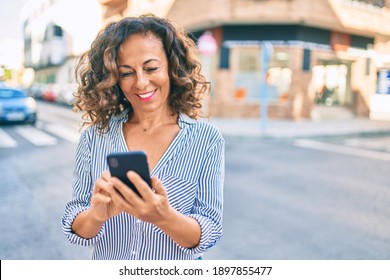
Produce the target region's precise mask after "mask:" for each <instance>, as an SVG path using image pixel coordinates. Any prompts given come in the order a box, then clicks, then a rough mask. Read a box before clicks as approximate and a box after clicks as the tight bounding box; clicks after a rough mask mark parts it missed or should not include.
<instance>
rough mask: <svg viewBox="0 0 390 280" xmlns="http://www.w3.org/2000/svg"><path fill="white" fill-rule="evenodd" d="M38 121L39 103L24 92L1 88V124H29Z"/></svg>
mask: <svg viewBox="0 0 390 280" xmlns="http://www.w3.org/2000/svg"><path fill="white" fill-rule="evenodd" d="M36 120H37V103H36V101H35V99H34V98H32V97H31V96H28V94H27V93H25V92H24V91H22V90H18V89H14V88H5V87H3V88H0V122H28V123H31V124H35V122H36Z"/></svg>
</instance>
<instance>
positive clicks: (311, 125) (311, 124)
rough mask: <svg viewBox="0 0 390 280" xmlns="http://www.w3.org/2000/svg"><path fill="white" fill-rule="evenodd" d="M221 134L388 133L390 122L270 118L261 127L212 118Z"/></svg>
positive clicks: (244, 121) (250, 122) (254, 121)
mask: <svg viewBox="0 0 390 280" xmlns="http://www.w3.org/2000/svg"><path fill="white" fill-rule="evenodd" d="M210 122H211V123H213V124H214V125H215V126H217V127H218V128H219V129H220V131H221V132H222V134H223V135H226V136H227V135H231V136H253V137H271V138H299V137H314V136H336V135H348V134H361V133H385V132H388V133H390V121H373V120H370V119H368V118H351V119H335V120H322V121H313V120H302V121H293V120H273V119H269V120H267V122H266V125H265V129H263V128H262V124H261V121H260V119H236V118H234V119H232V118H211V119H210Z"/></svg>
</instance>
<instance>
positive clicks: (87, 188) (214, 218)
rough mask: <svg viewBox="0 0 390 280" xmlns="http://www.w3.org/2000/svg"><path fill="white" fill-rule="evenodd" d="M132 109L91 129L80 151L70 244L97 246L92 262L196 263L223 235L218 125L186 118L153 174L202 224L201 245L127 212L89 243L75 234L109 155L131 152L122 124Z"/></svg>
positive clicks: (66, 224)
mask: <svg viewBox="0 0 390 280" xmlns="http://www.w3.org/2000/svg"><path fill="white" fill-rule="evenodd" d="M126 120H127V111H125V112H123V113H122V114H120V115H119V116H116V117H113V118H112V119H111V120H110V131H109V132H108V133H107V134H103V135H102V134H97V133H96V129H95V128H94V127H90V128H88V129H87V130H85V131H84V132H83V133H82V135H81V137H80V141H79V144H78V146H77V150H76V156H75V171H74V177H73V199H72V200H71V201H70V202H69V203H68V204H67V205H66V208H65V212H64V214H63V216H62V220H61V222H62V227H63V231H64V233H65V234H66V236H67V238H68V239H69V241H70V242H72V243H75V244H79V245H84V246H91V248H92V259H111V260H119V259H128V260H157V259H161V260H163V259H182V260H191V259H194V258H195V257H196V256H197V255H198V254H201V253H203V252H205V251H206V250H208V249H210V248H211V247H213V246H214V245H215V244H216V243H217V242H218V241H219V239H220V238H221V236H222V206H223V205H222V204H223V181H224V172H225V170H224V148H225V141H224V139H223V137H222V135H221V133H220V132H219V131H218V129H217V128H216V127H214V126H213V125H212V124H210V123H207V122H203V121H197V120H193V119H191V118H189V117H188V116H186V115H184V114H181V115H180V116H179V122H178V124H179V127H180V128H181V129H180V132H179V133H178V135H177V136H176V138H175V139H174V140H173V142H172V143H171V145H170V146H169V148H168V149H167V150H166V152H165V153H164V155H163V156H162V158H161V159H160V161H159V162H158V163H157V165H156V167H155V168H154V169H153V170H152V172H151V176H156V177H157V178H159V179H160V180H161V182H162V184H163V186H164V187H165V188H166V190H167V193H168V199H169V202H170V204H171V206H172V207H173V208H175V209H176V210H177V211H179V212H180V213H182V214H184V215H187V216H189V217H192V218H194V219H196V220H197V222H198V223H199V225H200V227H201V238H200V243H199V245H198V246H197V247H195V248H185V247H182V246H180V245H178V244H177V243H176V242H175V241H174V240H173V239H171V238H170V237H169V236H168V235H167V234H165V233H164V232H163V231H162V230H161V229H159V228H158V227H156V226H154V225H152V224H150V223H147V222H143V221H141V220H139V219H137V218H136V217H134V216H131V215H129V214H127V213H121V214H119V215H117V216H115V217H112V218H110V219H109V220H108V221H106V222H105V223H104V225H103V227H102V228H101V230H100V231H99V233H98V234H97V235H96V236H95V237H93V238H91V239H84V238H82V237H80V236H78V235H77V234H75V233H74V232H73V231H72V223H73V221H74V219H75V218H76V216H77V215H78V214H79V213H80V212H82V211H84V210H86V209H88V208H90V207H91V204H90V200H91V196H92V192H93V187H94V184H95V181H96V180H97V179H98V178H99V177H100V175H101V173H102V172H103V171H104V170H107V169H108V166H107V162H106V156H107V155H108V154H109V153H112V152H125V151H128V149H127V146H126V142H125V139H124V136H123V131H122V125H123V123H124V122H125V121H126Z"/></svg>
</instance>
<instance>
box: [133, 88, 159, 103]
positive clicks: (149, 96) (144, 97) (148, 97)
mask: <svg viewBox="0 0 390 280" xmlns="http://www.w3.org/2000/svg"><path fill="white" fill-rule="evenodd" d="M156 91H157V89H155V90H152V91H148V92H145V93H142V94H140V93H139V94H137V96H138V98H139V99H140V100H141V101H143V102H147V101H150V100H152V99H153V97H154V95H155V93H156Z"/></svg>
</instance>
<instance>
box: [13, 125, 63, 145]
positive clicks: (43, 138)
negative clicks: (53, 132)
mask: <svg viewBox="0 0 390 280" xmlns="http://www.w3.org/2000/svg"><path fill="white" fill-rule="evenodd" d="M16 132H17V133H18V134H20V136H22V137H23V138H25V139H26V140H27V141H29V142H31V143H32V144H34V145H35V146H50V145H55V144H57V139H56V138H54V137H52V136H50V135H49V134H47V133H45V132H43V131H40V130H39V129H37V128H35V127H32V126H23V127H21V126H19V127H17V128H16Z"/></svg>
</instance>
